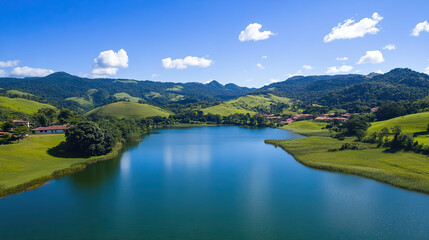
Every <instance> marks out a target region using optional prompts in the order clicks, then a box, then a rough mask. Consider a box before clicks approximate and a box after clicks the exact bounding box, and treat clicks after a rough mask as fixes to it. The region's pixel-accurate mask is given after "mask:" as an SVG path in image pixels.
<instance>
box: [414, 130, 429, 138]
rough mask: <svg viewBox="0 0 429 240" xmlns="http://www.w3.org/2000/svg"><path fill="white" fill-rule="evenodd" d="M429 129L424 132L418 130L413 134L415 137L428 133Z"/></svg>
mask: <svg viewBox="0 0 429 240" xmlns="http://www.w3.org/2000/svg"><path fill="white" fill-rule="evenodd" d="M428 134H429V131H423V132H416V133H414V134H413V137H418V136H420V135H428Z"/></svg>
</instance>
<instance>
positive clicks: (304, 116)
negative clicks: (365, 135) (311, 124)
mask: <svg viewBox="0 0 429 240" xmlns="http://www.w3.org/2000/svg"><path fill="white" fill-rule="evenodd" d="M377 110H378V108H376V107H375V108H371V112H376V111H377ZM257 115H258V116H261V117H264V118H266V119H271V120H279V121H280V123H281V124H285V125H287V124H291V123H293V122H296V121H300V120H314V121H320V122H330V121H340V122H344V121H347V120H349V119H350V118H351V117H352V116H355V115H360V113H341V114H339V113H327V114H322V115H318V116H315V115H313V114H308V113H301V114H296V115H291V116H286V117H285V116H280V115H278V114H266V113H260V114H257Z"/></svg>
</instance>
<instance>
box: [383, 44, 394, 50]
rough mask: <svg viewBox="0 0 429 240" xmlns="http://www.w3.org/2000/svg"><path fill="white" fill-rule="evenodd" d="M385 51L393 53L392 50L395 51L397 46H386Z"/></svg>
mask: <svg viewBox="0 0 429 240" xmlns="http://www.w3.org/2000/svg"><path fill="white" fill-rule="evenodd" d="M383 49H384V50H389V51H391V50H395V49H396V46H395V44H388V45H386V46H384V47H383Z"/></svg>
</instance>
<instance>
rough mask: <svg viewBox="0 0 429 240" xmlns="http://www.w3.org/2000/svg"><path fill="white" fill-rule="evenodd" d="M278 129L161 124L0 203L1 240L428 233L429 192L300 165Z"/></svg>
mask: <svg viewBox="0 0 429 240" xmlns="http://www.w3.org/2000/svg"><path fill="white" fill-rule="evenodd" d="M297 137H300V136H299V135H296V134H293V133H291V132H289V131H285V130H281V129H245V128H239V127H197V128H184V129H167V130H159V131H157V132H156V134H151V135H149V136H145V137H144V139H143V141H142V142H140V143H138V144H134V146H128V147H127V148H126V150H125V151H124V153H123V154H122V155H121V157H118V158H117V159H113V160H110V161H105V162H101V163H97V164H94V165H91V166H89V167H88V168H87V169H85V170H84V171H81V172H78V173H75V174H73V175H70V176H68V177H65V178H62V179H59V180H53V181H50V182H49V183H47V184H46V185H44V186H42V187H40V188H37V189H35V190H32V191H29V192H24V193H21V194H16V195H11V196H9V197H6V198H4V199H0V239H312V240H313V239H329V240H333V239H347V240H350V239H389V240H391V239H401V240H402V239H408V240H409V239H429V195H425V194H420V193H414V192H409V191H405V190H402V189H398V188H394V187H391V186H388V185H385V184H381V183H378V182H376V181H373V180H368V179H364V178H360V177H356V176H350V175H342V174H337V173H330V172H324V171H319V170H314V169H310V168H307V167H305V166H303V165H301V164H300V163H298V162H296V161H295V160H294V158H293V157H292V156H291V155H289V154H288V153H287V152H285V151H283V150H282V149H281V148H275V147H274V146H272V145H268V144H265V143H264V140H265V139H285V138H297Z"/></svg>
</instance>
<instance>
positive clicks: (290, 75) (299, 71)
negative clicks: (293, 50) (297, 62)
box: [287, 70, 302, 78]
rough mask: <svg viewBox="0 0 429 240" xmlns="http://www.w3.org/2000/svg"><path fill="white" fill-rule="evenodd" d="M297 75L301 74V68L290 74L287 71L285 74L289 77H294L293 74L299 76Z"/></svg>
mask: <svg viewBox="0 0 429 240" xmlns="http://www.w3.org/2000/svg"><path fill="white" fill-rule="evenodd" d="M299 75H302V71H301V70H298V71H297V72H296V73H294V74H292V73H289V74H288V75H287V77H288V78H291V77H295V76H299Z"/></svg>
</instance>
